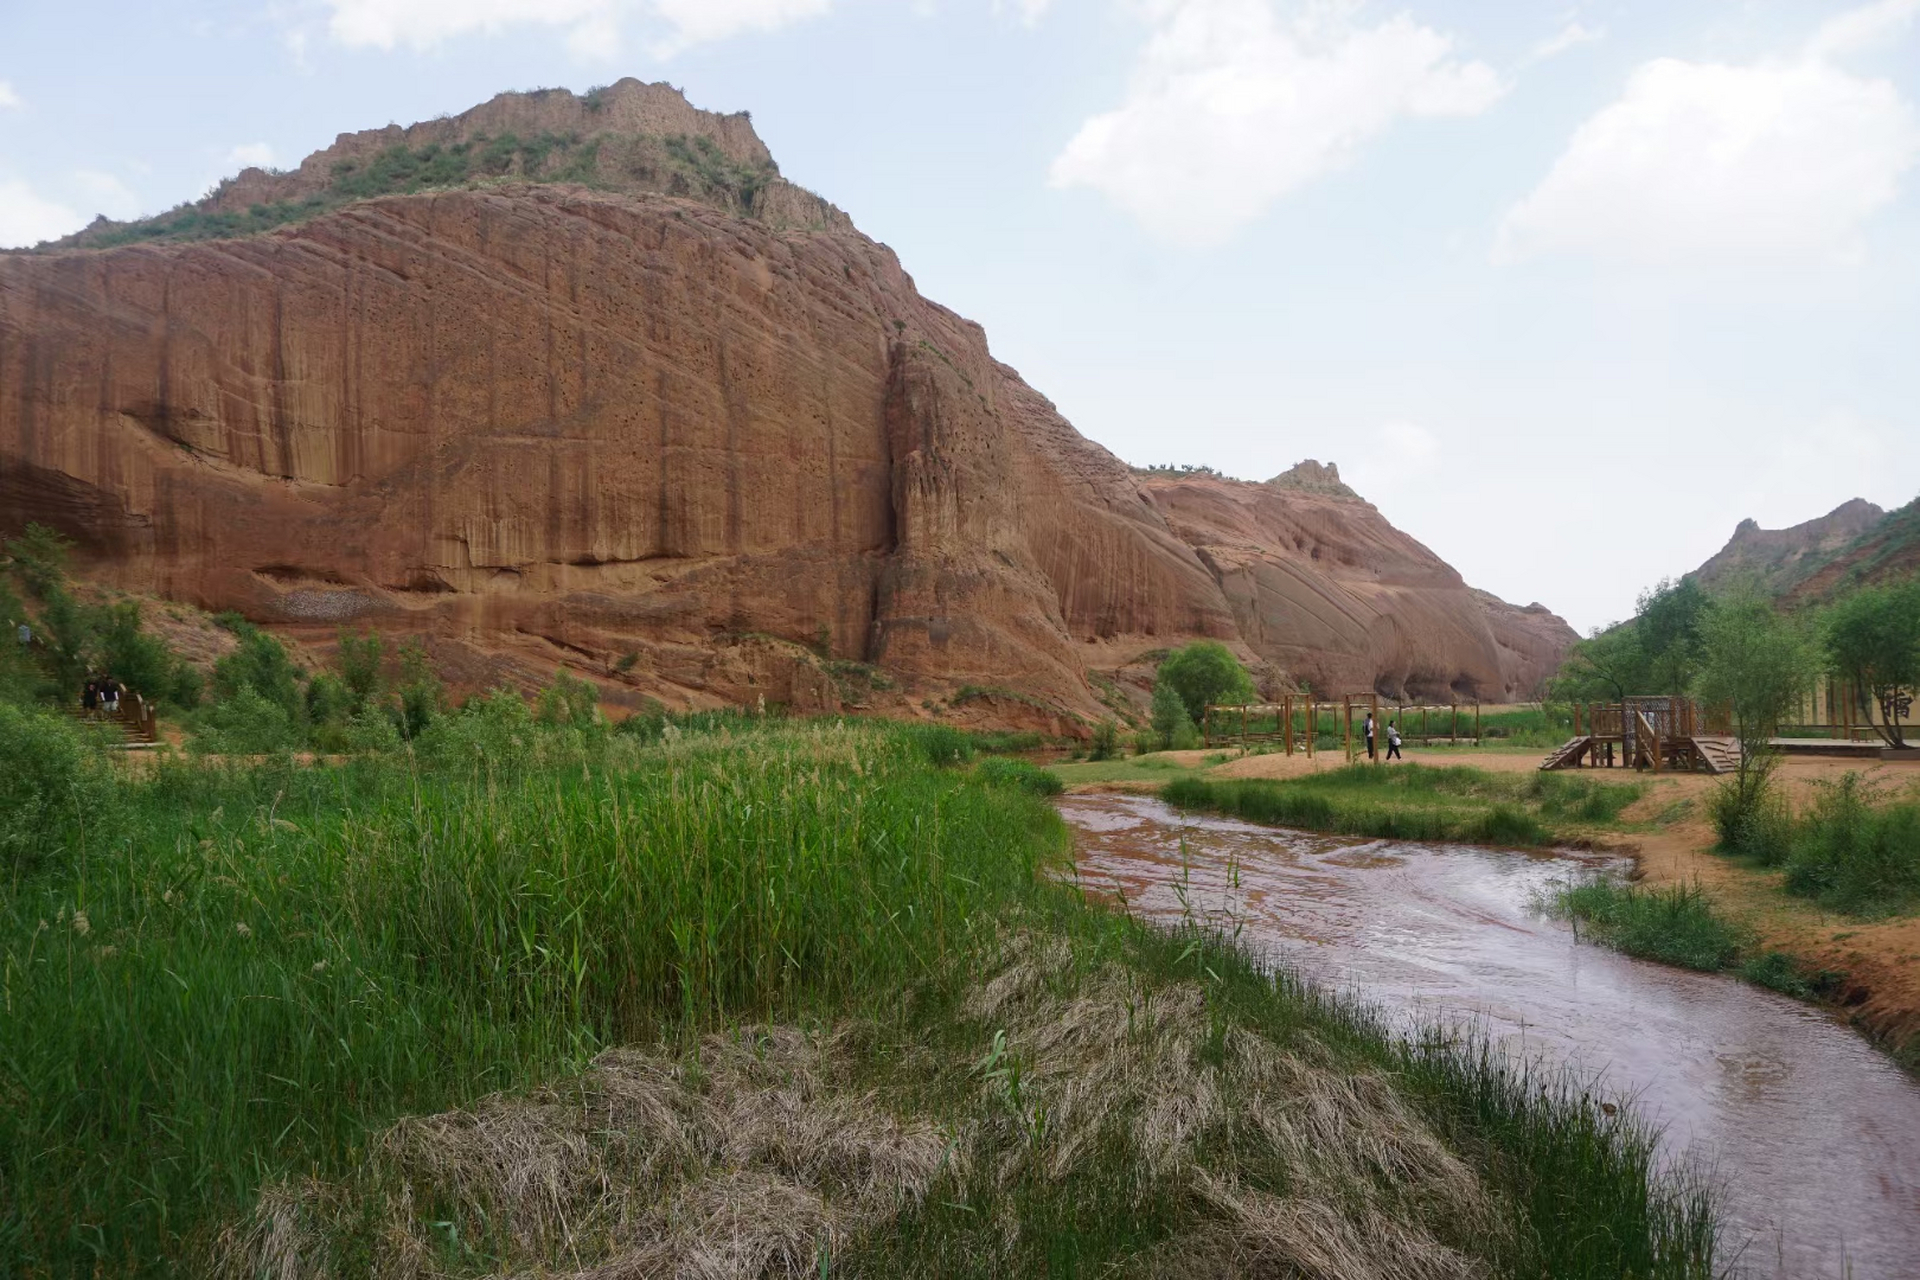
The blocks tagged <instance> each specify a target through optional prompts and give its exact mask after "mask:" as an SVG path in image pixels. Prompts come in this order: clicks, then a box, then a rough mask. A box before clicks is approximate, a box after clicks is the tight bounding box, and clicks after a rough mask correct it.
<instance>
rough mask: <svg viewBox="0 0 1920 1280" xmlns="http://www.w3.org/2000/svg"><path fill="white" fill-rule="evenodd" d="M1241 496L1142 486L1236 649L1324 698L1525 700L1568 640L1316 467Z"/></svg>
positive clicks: (1175, 485)
mask: <svg viewBox="0 0 1920 1280" xmlns="http://www.w3.org/2000/svg"><path fill="white" fill-rule="evenodd" d="M1302 470H1303V468H1295V470H1294V471H1290V472H1287V473H1285V474H1284V475H1281V476H1278V477H1275V478H1274V479H1273V480H1270V481H1268V482H1267V483H1265V484H1247V483H1243V482H1240V481H1233V480H1221V479H1217V478H1213V477H1208V476H1197V475H1194V476H1182V477H1177V478H1176V477H1168V476H1164V475H1157V476H1153V477H1151V478H1149V479H1148V480H1147V481H1146V489H1147V491H1148V492H1149V493H1150V494H1151V495H1152V496H1153V498H1154V501H1155V503H1156V504H1157V505H1158V506H1159V507H1160V508H1161V509H1162V510H1163V511H1165V512H1166V514H1167V519H1168V521H1169V523H1170V524H1171V526H1172V528H1173V530H1174V532H1175V533H1176V534H1178V535H1179V536H1180V538H1181V539H1182V541H1184V542H1186V543H1188V544H1189V545H1191V546H1193V547H1194V548H1195V549H1196V550H1197V551H1198V552H1199V554H1200V557H1201V559H1202V561H1203V562H1205V563H1206V564H1207V566H1208V567H1209V568H1210V569H1211V570H1212V571H1213V574H1214V576H1215V578H1216V579H1217V580H1218V582H1219V583H1220V587H1221V590H1222V592H1223V593H1224V594H1225V596H1226V598H1227V601H1228V604H1229V606H1230V607H1231V608H1232V610H1233V615H1234V621H1235V624H1236V626H1237V628H1238V630H1239V632H1240V635H1241V637H1242V638H1243V639H1244V640H1245V641H1246V643H1247V645H1248V646H1249V647H1250V648H1251V649H1253V650H1254V651H1255V652H1257V653H1259V654H1260V655H1261V656H1262V657H1264V658H1266V659H1268V660H1269V661H1270V662H1272V663H1275V664H1277V665H1278V666H1279V667H1281V668H1282V669H1284V670H1286V671H1287V672H1289V673H1290V674H1291V675H1292V676H1293V677H1294V678H1295V679H1296V680H1300V681H1305V682H1308V683H1310V684H1311V685H1312V687H1313V688H1314V689H1315V690H1317V691H1320V692H1322V693H1329V694H1344V693H1347V692H1350V691H1351V692H1360V691H1365V690H1369V689H1372V690H1377V691H1379V692H1380V693H1382V694H1385V695H1388V696H1392V697H1404V698H1413V699H1437V700H1440V701H1450V700H1453V699H1468V700H1470V699H1474V698H1481V699H1485V700H1505V699H1515V698H1527V697H1531V696H1533V695H1534V693H1535V691H1536V690H1537V689H1538V687H1539V685H1540V682H1541V681H1542V680H1543V679H1544V678H1545V677H1546V676H1548V675H1551V674H1552V673H1553V671H1554V669H1555V668H1556V667H1558V666H1559V663H1560V659H1561V657H1562V656H1563V655H1564V654H1565V652H1566V649H1567V646H1568V645H1570V644H1572V642H1573V641H1574V640H1575V639H1576V638H1577V636H1576V634H1575V633H1574V631H1573V630H1572V628H1570V627H1568V626H1567V624H1566V623H1565V622H1563V621H1562V620H1561V619H1559V618H1558V617H1556V616H1555V615H1553V614H1552V613H1550V612H1548V611H1547V610H1546V609H1545V608H1544V607H1543V606H1540V605H1533V606H1530V607H1528V608H1525V609H1522V608H1519V607H1517V606H1514V605H1510V604H1507V603H1506V602H1504V601H1502V600H1500V599H1498V598H1497V597H1495V596H1492V595H1489V594H1487V593H1486V592H1482V591H1475V590H1473V589H1471V588H1470V587H1468V586H1467V585H1466V583H1465V582H1463V581H1462V580H1461V578H1460V575H1459V574H1458V573H1456V572H1455V571H1454V570H1453V568H1452V567H1451V566H1449V565H1448V564H1447V563H1446V562H1445V561H1443V560H1441V559H1440V558H1439V557H1438V556H1436V555H1434V554H1433V552H1431V551H1429V550H1428V549H1427V548H1426V547H1424V546H1422V545H1421V544H1420V543H1418V542H1416V541H1415V540H1414V539H1412V538H1410V537H1408V536H1407V535H1406V534H1404V533H1402V532H1400V531H1399V530H1398V529H1395V528H1394V527H1393V526H1392V525H1391V524H1389V523H1387V521H1386V518H1385V517H1383V516H1382V515H1381V514H1380V513H1379V511H1378V510H1376V509H1375V508H1374V507H1373V506H1372V504H1370V503H1367V502H1365V501H1362V500H1361V499H1360V498H1359V497H1357V496H1355V495H1354V494H1353V491H1352V490H1351V489H1348V488H1347V487H1346V486H1345V485H1344V484H1342V483H1340V479H1339V473H1338V472H1337V471H1335V470H1333V469H1332V468H1331V467H1320V466H1319V465H1318V464H1317V463H1310V464H1306V467H1305V470H1306V474H1305V475H1304V476H1303V475H1301V474H1299V473H1300V472H1301V471H1302Z"/></svg>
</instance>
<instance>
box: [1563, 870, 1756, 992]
mask: <svg viewBox="0 0 1920 1280" xmlns="http://www.w3.org/2000/svg"><path fill="white" fill-rule="evenodd" d="M1552 905H1553V908H1554V910H1555V911H1556V913H1557V914H1559V915H1561V916H1563V917H1565V918H1567V919H1570V920H1572V921H1574V922H1575V923H1576V924H1584V925H1586V926H1587V928H1588V930H1589V932H1590V933H1591V934H1592V935H1593V936H1595V937H1596V938H1597V939H1598V940H1599V941H1602V942H1605V943H1606V944H1607V945H1609V946H1611V947H1614V948H1617V949H1618V950H1621V951H1624V952H1626V953H1627V954H1628V955H1634V956H1640V957H1643V958H1644V959H1648V960H1658V961H1660V962H1661V963H1662V964H1671V965H1677V966H1679V967H1680V968H1682V969H1700V970H1703V971H1705V972H1708V973H1717V972H1719V971H1720V970H1722V969H1725V968H1727V967H1728V966H1730V965H1731V964H1733V962H1734V960H1735V958H1736V957H1738V955H1739V954H1740V944H1741V941H1742V939H1741V936H1740V934H1739V933H1738V932H1737V931H1736V930H1735V929H1734V928H1733V926H1731V925H1729V924H1728V923H1727V922H1726V921H1725V920H1722V919H1721V918H1720V917H1719V915H1717V914H1716V913H1715V912H1714V910H1713V904H1712V903H1710V902H1709V901H1708V900H1707V896H1706V894H1705V893H1704V892H1703V891H1702V890H1701V888H1700V886H1699V885H1685V884H1675V885H1668V886H1667V887H1666V888H1663V889H1644V888H1641V887H1639V886H1638V885H1626V884H1621V883H1619V882H1618V881H1615V880H1609V879H1595V880H1588V881H1585V882H1583V883H1581V884H1576V885H1572V886H1569V887H1568V888H1566V889H1564V890H1562V891H1561V892H1560V893H1559V894H1558V896H1557V897H1556V898H1555V900H1554V902H1553V904H1552Z"/></svg>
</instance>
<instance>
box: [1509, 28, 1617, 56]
mask: <svg viewBox="0 0 1920 1280" xmlns="http://www.w3.org/2000/svg"><path fill="white" fill-rule="evenodd" d="M1606 38H1607V33H1606V30H1605V29H1604V28H1601V27H1589V26H1587V25H1586V24H1585V23H1583V22H1569V23H1568V24H1567V25H1566V26H1564V27H1562V28H1561V29H1560V30H1559V31H1558V32H1557V33H1555V34H1554V35H1551V36H1548V37H1547V38H1546V39H1545V40H1542V41H1541V42H1540V43H1539V44H1537V45H1535V46H1533V48H1532V49H1530V50H1529V51H1528V52H1527V61H1528V62H1545V61H1546V60H1547V59H1548V58H1555V57H1558V56H1559V55H1561V54H1563V53H1565V52H1566V51H1567V50H1569V49H1577V48H1579V47H1580V46H1581V45H1583V44H1593V43H1595V42H1597V41H1600V40H1604V39H1606Z"/></svg>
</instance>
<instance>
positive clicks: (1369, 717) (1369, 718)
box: [1347, 711, 1380, 760]
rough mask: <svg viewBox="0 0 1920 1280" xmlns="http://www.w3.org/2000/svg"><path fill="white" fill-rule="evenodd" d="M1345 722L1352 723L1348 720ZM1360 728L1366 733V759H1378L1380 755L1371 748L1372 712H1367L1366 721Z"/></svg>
mask: <svg viewBox="0 0 1920 1280" xmlns="http://www.w3.org/2000/svg"><path fill="white" fill-rule="evenodd" d="M1347 723H1348V724H1352V723H1353V722H1352V721H1351V720H1349V721H1348V722H1347ZM1362 728H1363V730H1364V732H1365V733H1366V735H1367V759H1369V760H1378V759H1379V758H1380V757H1379V756H1377V755H1375V754H1374V748H1373V712H1371V711H1369V712H1367V722H1366V724H1365V725H1364V726H1362Z"/></svg>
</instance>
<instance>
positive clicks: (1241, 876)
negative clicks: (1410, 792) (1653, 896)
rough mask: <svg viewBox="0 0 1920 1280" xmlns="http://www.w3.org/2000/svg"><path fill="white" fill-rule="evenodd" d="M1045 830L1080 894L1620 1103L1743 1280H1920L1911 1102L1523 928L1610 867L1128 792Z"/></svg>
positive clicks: (1878, 1066) (1755, 1017)
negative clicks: (1298, 826) (1717, 1213)
mask: <svg viewBox="0 0 1920 1280" xmlns="http://www.w3.org/2000/svg"><path fill="white" fill-rule="evenodd" d="M1060 812H1061V814H1062V815H1063V816H1064V817H1065V818H1066V820H1067V821H1068V823H1069V824H1070V825H1071V826H1072V827H1073V828H1074V833H1075V840H1076V844H1077V846H1078V850H1079V852H1078V863H1079V873H1080V878H1081V881H1082V883H1083V884H1084V885H1085V886H1086V887H1087V889H1088V890H1089V891H1090V892H1096V893H1105V894H1112V893H1114V892H1115V891H1118V892H1121V893H1124V895H1125V898H1126V902H1127V904H1128V906H1129V908H1130V909H1131V910H1133V911H1134V912H1136V913H1137V914H1139V915H1141V916H1143V917H1145V918H1148V919H1152V920H1160V921H1168V922H1172V921H1178V920H1180V919H1182V918H1183V917H1184V916H1186V915H1187V914H1188V913H1189V912H1191V914H1192V915H1194V916H1196V917H1204V918H1206V919H1208V920H1209V921H1210V922H1211V923H1213V924H1216V925H1218V926H1220V927H1223V928H1225V929H1227V930H1229V931H1231V930H1234V929H1236V928H1237V929H1238V930H1239V934H1240V938H1241V940H1242V941H1243V942H1244V943H1246V944H1247V945H1249V946H1251V947H1253V948H1254V949H1256V950H1259V951H1264V952H1266V953H1268V954H1270V955H1272V956H1273V957H1274V958H1275V959H1277V960H1279V961H1281V962H1283V963H1286V964H1288V965H1290V966H1292V967H1293V968H1294V969H1296V970H1298V971H1299V972H1301V973H1302V974H1304V975H1306V976H1308V977H1311V978H1314V979H1317V980H1319V981H1320V982H1321V983H1322V985H1325V986H1330V987H1333V988H1335V989H1338V990H1343V991H1348V992H1351V993H1353V994H1356V995H1358V996H1360V997H1361V998H1363V999H1365V1000H1366V1001H1368V1002H1369V1003H1372V1004H1374V1005H1375V1006H1377V1007H1379V1008H1382V1009H1384V1010H1386V1011H1388V1012H1389V1013H1390V1014H1393V1015H1395V1016H1398V1017H1403V1018H1407V1019H1416V1018H1417V1019H1422V1020H1433V1021H1459V1020H1461V1019H1463V1018H1464V1019H1472V1020H1473V1021H1475V1022H1476V1023H1478V1024H1479V1025H1481V1026H1482V1027H1484V1028H1485V1029H1486V1030H1487V1031H1488V1032H1489V1033H1490V1034H1491V1035H1493V1036H1495V1037H1496V1038H1497V1039H1498V1040H1500V1041H1501V1043H1502V1044H1503V1045H1504V1046H1505V1047H1506V1048H1507V1049H1508V1051H1509V1052H1510V1053H1515V1054H1519V1055H1524V1056H1529V1057H1534V1058H1543V1059H1545V1060H1547V1061H1550V1062H1553V1063H1556V1064H1565V1065H1569V1066H1571V1067H1573V1068H1575V1069H1576V1070H1578V1071H1580V1072H1582V1073H1585V1074H1587V1075H1591V1076H1596V1077H1598V1079H1599V1082H1600V1088H1601V1090H1602V1091H1603V1092H1606V1093H1609V1094H1611V1095H1613V1096H1619V1097H1630V1098H1632V1099H1634V1100H1635V1103H1636V1105H1637V1107H1638V1109H1639V1111H1640V1112H1641V1114H1642V1115H1644V1116H1646V1117H1647V1118H1649V1119H1651V1120H1652V1121H1654V1122H1655V1123H1656V1124H1659V1125H1661V1126H1663V1133H1662V1143H1663V1152H1664V1154H1665V1156H1666V1158H1668V1159H1670V1160H1676V1161H1690V1162H1693V1164H1694V1165H1695V1166H1696V1167H1701V1168H1704V1169H1706V1170H1708V1171H1709V1172H1710V1174H1711V1176H1712V1177H1713V1179H1714V1183H1715V1186H1716V1187H1717V1188H1718V1191H1719V1194H1720V1197H1721V1204H1722V1206H1723V1208H1724V1211H1725V1217H1726V1220H1727V1224H1728V1233H1727V1237H1726V1238H1725V1239H1724V1240H1723V1254H1722V1256H1723V1258H1724V1257H1730V1256H1733V1255H1734V1254H1735V1253H1736V1252H1737V1253H1738V1258H1739V1263H1740V1266H1741V1273H1742V1274H1744V1275H1750V1276H1759V1277H1775V1276H1778V1277H1795V1278H1796V1280H1797V1278H1798V1277H1803V1276H1837V1277H1852V1278H1853V1280H1916V1278H1920V1084H1917V1083H1916V1082H1915V1081H1913V1080H1911V1079H1909V1078H1908V1077H1907V1076H1905V1075H1903V1074H1902V1073H1901V1072H1900V1071H1899V1070H1898V1069H1897V1068H1896V1067H1894V1066H1893V1065H1892V1063H1890V1062H1889V1061H1888V1060H1887V1059H1886V1057H1885V1056H1884V1055H1882V1054H1881V1053H1880V1052H1878V1051H1877V1050H1875V1049H1874V1048H1873V1047H1872V1046H1870V1045H1869V1044H1867V1043H1866V1041H1864V1040H1863V1039H1861V1037H1860V1036H1858V1035H1857V1034H1855V1033H1854V1032H1852V1031H1850V1030H1849V1029H1848V1028H1846V1027H1845V1026H1843V1025H1842V1024H1840V1023H1839V1022H1837V1021H1835V1020H1834V1019H1833V1018H1832V1017H1830V1016H1829V1015H1827V1014H1825V1013H1822V1012H1821V1011H1819V1010H1817V1009H1813V1008H1810V1007H1808V1006H1806V1005H1803V1004H1800V1003H1798V1002H1796V1001H1793V1000H1789V999H1787V998H1786V997H1784V996H1778V995H1775V994H1774V993H1772V992H1769V991H1764V990H1761V989H1760V988H1757V987H1753V986H1750V985H1748V984H1746V983H1743V982H1740V981H1737V980H1735V979H1732V978H1725V977H1717V976H1712V975H1708V974H1699V973H1690V972H1686V971H1683V970H1678V969H1670V968H1667V967H1665V966H1663V965H1657V964H1652V963H1649V962H1646V961H1641V960H1635V959H1632V958H1631V957H1628V956H1623V955H1620V954H1618V953H1617V952H1614V951H1610V950H1607V949H1606V948H1603V947H1598V946H1593V945H1590V944H1588V943H1584V942H1579V941H1577V940H1576V939H1575V937H1574V935H1573V932H1572V930H1571V929H1570V928H1569V927H1568V926H1566V925H1565V924H1563V923H1560V922H1558V921H1554V920H1550V919H1543V918H1542V917H1541V916H1540V915H1539V914H1538V913H1537V911H1536V909H1535V905H1534V904H1535V903H1536V902H1537V901H1538V900H1539V899H1540V897H1541V896H1542V895H1543V894H1544V893H1546V892H1548V891H1549V890H1550V889H1551V887H1552V885H1553V884H1554V882H1556V881H1562V880H1565V879H1567V878H1568V877H1569V876H1570V875H1575V874H1579V873H1582V872H1588V871H1592V870H1596V869H1602V868H1610V867H1611V868H1615V869H1618V868H1619V867H1622V866H1624V864H1623V863H1621V862H1620V861H1619V860H1617V859H1609V858H1607V857H1603V856H1596V855H1592V854H1578V853H1554V854H1526V853H1518V852H1512V851H1506V850H1495V849H1479V848H1472V847H1468V846H1461V845H1409V844H1399V843H1390V842H1383V841H1364V840H1354V839H1350V838H1341V837H1331V836H1319V835H1311V834H1307V833H1303V832H1295V831H1285V830H1277V829H1274V828H1270V827H1261V826H1254V825H1251V824H1248V823H1245V822H1240V821H1236V820H1234V819H1230V818H1220V817H1213V816H1207V815H1198V814H1195V815H1181V814H1178V813H1176V812H1174V811H1173V810H1171V809H1169V808H1167V807H1166V806H1165V805H1163V804H1161V803H1160V802H1159V801H1157V800H1153V799H1150V798H1147V797H1142V796H1125V795H1074V796H1066V797H1064V798H1062V800H1061V801H1060ZM1183 849H1184V853H1183Z"/></svg>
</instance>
